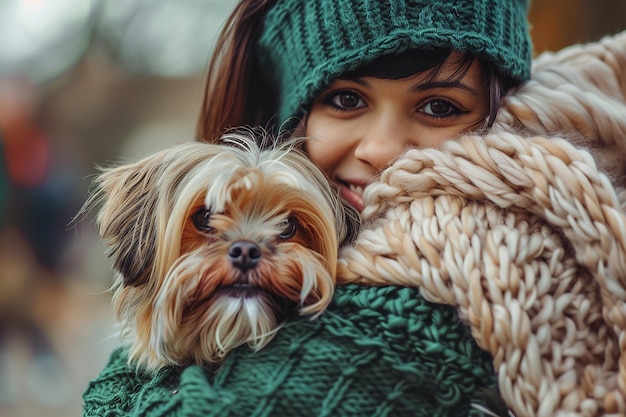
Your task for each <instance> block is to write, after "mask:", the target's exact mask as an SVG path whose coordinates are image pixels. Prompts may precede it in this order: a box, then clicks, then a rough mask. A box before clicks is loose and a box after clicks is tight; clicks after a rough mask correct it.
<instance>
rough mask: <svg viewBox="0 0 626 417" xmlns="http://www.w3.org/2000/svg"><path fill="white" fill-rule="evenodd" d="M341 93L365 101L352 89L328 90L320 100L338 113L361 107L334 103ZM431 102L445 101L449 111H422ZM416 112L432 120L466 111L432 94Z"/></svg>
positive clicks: (448, 100) (361, 106) (452, 102)
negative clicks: (438, 113) (349, 106)
mask: <svg viewBox="0 0 626 417" xmlns="http://www.w3.org/2000/svg"><path fill="white" fill-rule="evenodd" d="M342 95H354V96H356V98H357V99H358V101H359V103H360V102H363V103H364V102H365V100H363V98H362V97H361V94H359V93H358V92H356V91H353V90H335V91H329V92H328V93H327V94H325V95H324V97H323V99H322V102H323V103H325V104H326V105H328V106H330V107H331V108H332V109H333V110H335V111H337V112H340V113H346V112H350V111H356V110H359V109H361V108H363V107H364V106H363V105H359V106H358V107H354V108H346V107H342V106H339V105H337V104H336V103H335V101H336V100H338V99H339V98H340V97H341V96H342ZM433 103H445V104H447V105H448V106H449V107H450V112H449V113H447V114H444V115H439V116H437V115H434V114H429V113H426V112H425V111H423V108H424V107H426V106H427V105H429V104H430V105H432V104H433ZM418 113H419V114H420V115H422V116H423V117H427V118H429V119H433V120H445V119H447V118H450V117H454V116H457V115H459V114H463V113H466V112H465V111H463V110H461V108H460V107H459V106H458V105H457V104H456V103H455V102H454V101H452V100H450V99H448V98H445V97H438V96H434V97H429V98H428V99H427V100H426V101H422V102H421V103H420V105H419V107H418Z"/></svg>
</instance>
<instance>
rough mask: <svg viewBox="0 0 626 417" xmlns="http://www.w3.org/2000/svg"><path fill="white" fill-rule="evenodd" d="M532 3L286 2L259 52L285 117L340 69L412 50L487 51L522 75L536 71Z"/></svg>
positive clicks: (268, 25) (270, 21)
mask: <svg viewBox="0 0 626 417" xmlns="http://www.w3.org/2000/svg"><path fill="white" fill-rule="evenodd" d="M528 4H529V1H528V0H480V1H478V0H440V1H433V0H430V1H428V2H424V1H421V0H393V1H391V0H372V1H363V0H323V1H320V0H313V1H312V0H280V1H278V2H277V3H276V4H275V5H274V6H273V7H272V8H271V9H270V10H269V11H268V13H267V16H266V19H265V20H264V27H263V31H262V34H261V37H260V39H259V42H258V48H257V56H258V59H259V60H260V62H261V64H262V67H263V68H264V72H265V73H266V75H267V76H268V77H269V79H270V80H272V82H274V84H275V85H276V88H275V90H276V91H279V92H281V94H282V97H281V98H280V100H279V102H280V103H282V104H281V108H280V109H279V118H280V120H279V121H281V122H282V121H284V120H286V119H287V118H288V117H292V116H296V117H299V116H302V115H303V113H304V111H305V109H306V108H307V107H308V105H309V104H310V103H311V100H312V99H313V97H315V95H316V94H318V93H319V92H320V91H321V90H322V89H324V88H326V87H328V85H329V84H330V82H331V81H332V80H334V79H335V78H336V77H337V76H339V75H340V74H342V73H344V72H346V71H350V70H353V69H355V68H356V67H357V66H360V65H363V64H364V63H366V62H369V61H371V60H373V59H375V58H378V57H380V56H383V55H387V54H394V53H400V52H403V51H405V50H407V49H411V48H416V49H418V48H432V47H447V48H452V49H455V50H458V51H467V52H470V53H473V54H477V55H481V56H482V57H484V58H485V59H487V60H489V61H491V62H493V63H494V64H495V65H496V66H497V67H498V68H500V69H501V70H502V71H503V72H504V73H505V74H507V75H509V76H510V77H512V78H513V79H515V80H524V79H527V78H528V76H529V74H530V60H531V54H532V45H531V41H530V37H529V35H528V23H527V20H526V13H527V10H528Z"/></svg>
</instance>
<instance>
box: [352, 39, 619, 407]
mask: <svg viewBox="0 0 626 417" xmlns="http://www.w3.org/2000/svg"><path fill="white" fill-rule="evenodd" d="M533 65H534V66H533V74H532V78H531V80H530V81H529V82H528V83H526V84H524V85H523V86H522V87H521V88H520V89H519V90H518V91H516V92H514V93H513V94H512V95H510V96H509V97H507V99H506V102H505V104H504V108H503V109H502V111H501V112H500V114H499V116H498V119H497V122H496V125H495V127H494V129H493V130H492V132H491V133H490V134H489V135H487V136H466V137H462V138H460V139H459V140H457V141H450V142H447V143H446V144H445V145H444V146H443V147H442V148H441V149H439V150H433V149H423V150H420V149H413V150H410V151H408V152H407V153H406V154H405V155H404V156H403V157H402V158H401V159H400V160H398V161H397V162H396V163H395V164H394V165H393V166H392V167H390V168H389V169H387V170H386V171H384V173H383V174H382V177H381V179H380V181H379V182H378V183H376V184H373V185H372V186H370V187H369V188H368V189H367V190H366V196H365V197H366V199H367V201H368V203H369V204H368V208H367V209H366V210H365V212H364V213H363V216H364V219H365V222H366V226H365V228H366V230H365V231H363V232H362V233H361V234H360V237H359V238H358V240H357V242H356V243H355V245H354V246H352V247H349V248H346V249H345V250H344V251H343V252H342V261H341V266H340V281H341V282H343V283H355V282H356V283H360V284H374V285H385V284H389V283H392V284H400V285H406V286H417V287H419V289H420V291H421V293H422V294H423V296H424V297H425V298H426V299H428V300H430V301H433V302H437V303H444V304H449V305H452V306H455V307H457V308H458V312H459V315H460V317H461V319H463V320H465V321H467V323H468V324H469V325H470V327H471V330H472V335H473V336H474V338H475V339H476V341H477V343H478V344H479V346H480V347H481V348H483V349H484V350H486V351H488V352H490V353H491V355H492V356H493V364H494V368H495V370H496V372H497V375H498V385H499V388H500V391H501V394H502V397H503V399H504V400H505V402H506V403H507V405H508V407H509V408H510V409H511V411H512V412H513V413H514V414H515V415H517V416H546V417H548V416H550V417H552V416H564V415H568V416H579V415H580V416H600V415H610V414H613V415H626V211H625V210H624V207H626V192H625V191H624V190H625V189H626V187H625V184H626V181H624V178H625V177H626V175H625V173H626V163H624V162H625V160H626V32H625V33H622V34H620V35H617V36H615V37H610V38H605V39H603V40H602V41H600V42H596V43H593V44H588V45H577V46H573V47H570V48H567V49H565V50H562V51H560V52H558V53H556V54H543V55H541V56H539V57H538V58H537V59H536V60H535V62H534V64H533Z"/></svg>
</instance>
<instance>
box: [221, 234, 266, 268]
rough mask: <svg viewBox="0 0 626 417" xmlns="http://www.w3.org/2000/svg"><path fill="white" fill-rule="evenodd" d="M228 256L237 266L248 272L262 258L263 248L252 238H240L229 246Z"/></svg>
mask: <svg viewBox="0 0 626 417" xmlns="http://www.w3.org/2000/svg"><path fill="white" fill-rule="evenodd" d="M228 257H229V258H230V261H231V262H232V264H233V266H234V267H235V268H237V269H240V270H241V271H242V272H246V271H247V270H249V269H252V268H254V267H255V266H256V264H257V263H258V262H259V259H261V248H260V247H259V245H257V244H256V243H254V242H252V241H251V240H238V241H236V242H233V243H232V244H231V245H230V247H229V248H228Z"/></svg>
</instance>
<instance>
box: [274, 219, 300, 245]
mask: <svg viewBox="0 0 626 417" xmlns="http://www.w3.org/2000/svg"><path fill="white" fill-rule="evenodd" d="M278 228H279V229H280V234H279V235H278V237H279V238H281V239H283V240H287V239H291V238H292V237H294V236H295V234H296V231H297V230H298V222H296V219H295V218H294V217H293V216H289V217H288V218H286V219H285V220H284V221H282V222H280V223H279V224H278Z"/></svg>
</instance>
